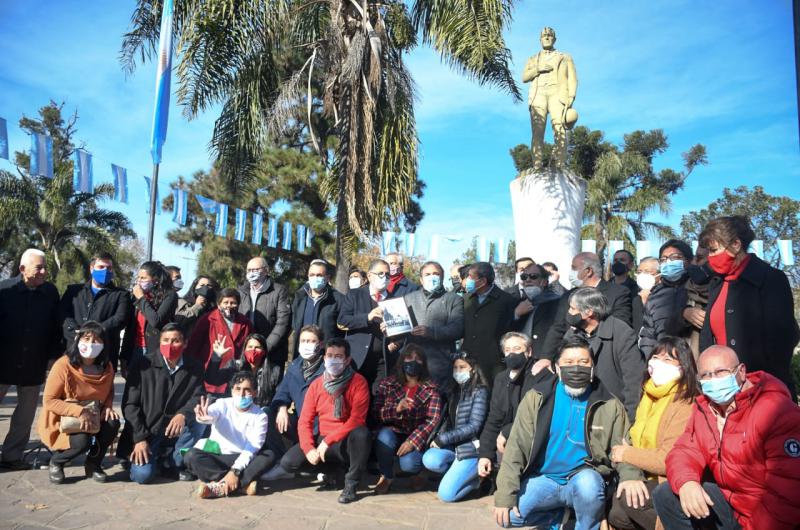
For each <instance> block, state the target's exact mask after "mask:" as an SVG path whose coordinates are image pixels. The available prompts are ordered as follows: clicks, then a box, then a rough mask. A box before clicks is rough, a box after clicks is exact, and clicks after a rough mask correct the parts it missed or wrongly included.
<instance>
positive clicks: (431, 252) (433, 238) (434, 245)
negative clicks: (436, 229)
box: [428, 234, 439, 261]
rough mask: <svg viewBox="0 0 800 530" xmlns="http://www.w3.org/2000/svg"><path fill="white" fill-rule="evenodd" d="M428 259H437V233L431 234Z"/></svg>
mask: <svg viewBox="0 0 800 530" xmlns="http://www.w3.org/2000/svg"><path fill="white" fill-rule="evenodd" d="M428 259H429V260H434V261H435V260H437V259H439V236H438V235H437V234H433V235H432V236H431V243H430V248H429V249H428Z"/></svg>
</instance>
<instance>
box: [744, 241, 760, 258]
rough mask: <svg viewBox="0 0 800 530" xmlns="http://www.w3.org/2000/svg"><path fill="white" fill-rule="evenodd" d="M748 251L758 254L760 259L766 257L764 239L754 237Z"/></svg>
mask: <svg viewBox="0 0 800 530" xmlns="http://www.w3.org/2000/svg"><path fill="white" fill-rule="evenodd" d="M747 251H748V252H752V253H753V254H755V255H756V256H758V259H764V241H762V240H761V239H754V240H753V241H751V242H750V248H749V249H747Z"/></svg>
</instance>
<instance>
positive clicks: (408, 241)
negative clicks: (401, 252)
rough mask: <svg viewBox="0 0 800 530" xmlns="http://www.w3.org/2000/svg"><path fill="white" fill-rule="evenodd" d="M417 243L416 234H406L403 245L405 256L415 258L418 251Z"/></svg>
mask: <svg viewBox="0 0 800 530" xmlns="http://www.w3.org/2000/svg"><path fill="white" fill-rule="evenodd" d="M416 243H417V235H416V234H414V233H410V234H409V233H406V238H405V240H404V241H403V244H404V245H405V254H406V256H408V257H409V258H410V257H413V256H414V251H416V250H417V245H416Z"/></svg>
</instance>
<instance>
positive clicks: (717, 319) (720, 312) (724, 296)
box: [709, 254, 750, 346]
mask: <svg viewBox="0 0 800 530" xmlns="http://www.w3.org/2000/svg"><path fill="white" fill-rule="evenodd" d="M748 263H750V254H747V255H746V256H745V257H744V259H743V260H742V262H741V263H739V265H737V266H736V268H735V269H733V271H731V273H730V274H728V275H727V276H725V278H724V279H723V282H722V289H721V290H720V292H719V296H717V299H716V300H715V301H714V305H713V306H711V314H710V315H709V319H710V320H709V324H710V325H711V333H712V334H713V335H714V342H715V343H716V344H722V345H725V346H727V345H728V335H727V333H726V330H725V305H726V303H727V301H728V286H729V285H730V282H732V281H733V280H738V279H739V276H741V275H742V272H744V270H745V268H747V264H748Z"/></svg>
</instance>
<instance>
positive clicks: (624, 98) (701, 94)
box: [0, 0, 800, 275]
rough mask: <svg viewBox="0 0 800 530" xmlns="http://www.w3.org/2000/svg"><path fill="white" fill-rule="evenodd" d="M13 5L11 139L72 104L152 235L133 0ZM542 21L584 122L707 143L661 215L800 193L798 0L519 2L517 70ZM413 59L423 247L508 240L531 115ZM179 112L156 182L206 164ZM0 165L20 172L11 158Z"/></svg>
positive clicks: (199, 139) (148, 113) (100, 174)
mask: <svg viewBox="0 0 800 530" xmlns="http://www.w3.org/2000/svg"><path fill="white" fill-rule="evenodd" d="M4 4H5V5H4V16H3V17H2V18H0V42H1V43H2V49H3V53H2V54H0V117H4V118H6V119H7V120H8V122H9V140H10V142H9V143H10V148H11V150H12V151H13V150H21V149H28V148H29V140H28V137H27V135H25V134H24V133H22V132H21V131H19V129H17V126H16V123H17V120H18V119H19V117H20V116H21V115H22V114H23V113H24V114H27V115H33V114H35V112H36V109H37V108H38V107H40V106H41V105H43V104H45V103H46V102H47V101H48V100H49V99H50V98H52V99H55V100H56V101H62V100H63V101H66V109H68V110H69V111H72V110H75V109H77V111H78V115H79V117H80V121H79V123H78V129H79V130H78V134H77V140H78V142H79V143H83V144H85V145H86V146H87V148H88V150H89V151H91V152H92V153H93V154H94V156H95V162H94V163H95V179H96V181H103V180H108V179H110V163H111V162H114V163H116V164H118V165H121V166H124V167H126V168H127V169H128V178H129V183H130V194H131V197H132V200H131V204H130V205H128V206H126V205H121V204H119V203H115V202H110V203H109V204H108V206H109V207H113V208H119V209H120V210H121V211H123V212H124V213H126V214H127V215H128V216H129V217H130V218H131V220H132V222H133V224H134V228H135V229H136V230H137V232H139V234H140V235H141V236H142V238H144V237H145V235H146V227H147V220H146V216H145V214H144V210H145V198H144V183H143V179H142V178H141V177H142V176H143V175H149V174H150V173H151V171H152V168H151V163H150V156H149V134H150V124H151V120H152V105H153V91H154V75H155V65H154V64H152V63H148V64H145V65H143V66H141V67H140V68H139V69H137V71H136V72H135V74H134V75H133V76H130V77H127V78H126V76H125V74H124V73H123V71H122V69H121V67H120V64H119V61H118V51H119V45H120V42H121V35H122V33H123V32H124V31H125V30H126V28H127V27H128V21H129V16H130V13H131V11H132V7H133V2H122V1H115V2H100V1H97V0H81V1H77V0H61V1H56V0H49V1H40V2H24V1H21V0H11V1H7V2H4ZM545 25H547V26H552V27H554V28H555V29H556V32H557V34H558V41H557V43H556V47H557V48H559V49H561V50H564V51H566V52H568V53H570V54H571V55H572V56H573V59H574V61H575V64H576V68H577V72H578V77H579V81H580V84H579V87H578V95H577V98H576V103H575V107H576V108H577V109H578V111H579V112H580V116H581V118H580V123H581V124H583V125H586V126H588V127H591V128H594V129H601V130H604V131H605V132H606V133H607V138H608V139H610V140H611V141H615V142H621V141H622V135H623V134H624V133H626V132H630V131H632V130H635V129H651V128H663V129H664V130H665V132H666V133H667V134H668V136H669V139H670V145H671V147H670V149H669V151H668V152H667V153H666V154H665V155H663V156H661V157H660V158H658V159H657V160H656V165H657V167H675V168H677V167H679V166H680V164H681V158H680V155H681V153H682V152H683V151H685V150H686V149H688V148H689V147H690V146H691V145H693V144H694V143H697V142H700V143H704V144H705V145H706V146H707V148H708V156H709V161H710V165H709V166H707V167H702V168H700V169H698V170H697V171H696V172H695V173H694V174H693V175H692V176H691V177H690V179H689V180H688V182H687V184H686V188H685V189H684V190H683V191H682V192H680V193H679V194H678V195H677V196H676V197H675V198H674V210H673V213H672V215H670V216H669V217H668V218H667V219H666V222H668V223H670V224H672V225H677V224H678V222H679V221H680V215H681V214H683V213H686V212H688V211H690V210H694V209H699V208H702V207H705V206H706V205H707V204H708V203H709V202H711V201H712V200H714V199H715V198H717V197H718V196H719V195H720V194H721V190H722V188H723V187H726V186H727V187H733V186H738V185H748V186H753V185H761V186H764V188H765V189H766V191H767V192H768V193H772V194H777V195H788V196H791V197H793V198H795V199H800V186H798V185H797V182H798V177H800V163H798V162H800V157H799V156H798V144H799V142H798V126H797V108H796V93H795V72H794V49H793V35H792V26H791V2H790V1H789V0H769V1H765V2H753V1H741V0H730V1H726V2H716V1H711V0H703V1H699V0H695V1H692V2H689V1H676V0H671V1H655V2H632V1H627V2H620V1H604V2H585V1H581V0H562V1H529V2H525V3H521V4H519V6H518V8H517V10H516V11H515V14H514V22H513V24H512V26H511V28H510V29H509V31H508V34H507V40H508V45H509V47H510V49H511V51H512V54H513V58H514V64H513V68H514V72H515V75H516V76H517V77H518V78H519V76H520V72H521V69H522V67H523V66H524V64H525V60H526V59H527V57H528V56H530V55H532V54H533V53H535V52H536V51H537V50H538V49H539V43H538V35H539V31H540V29H541V28H542V26H545ZM408 64H409V66H410V69H411V72H412V74H413V76H414V78H415V80H416V83H417V87H418V95H419V102H418V106H417V125H418V130H419V135H420V139H421V142H422V146H421V158H420V177H421V178H422V179H423V180H425V182H426V183H427V185H428V187H427V190H426V194H425V198H424V199H423V203H422V205H423V208H424V210H425V212H426V217H425V220H424V221H423V223H422V224H421V226H420V227H419V231H418V236H417V241H418V245H419V247H418V248H422V249H427V244H428V240H429V238H430V235H431V234H457V235H461V236H463V237H464V243H461V244H456V243H443V246H442V255H441V256H440V258H441V261H442V262H443V263H449V262H450V261H451V260H452V259H453V258H455V257H456V256H458V255H459V254H460V253H461V252H463V250H464V248H465V247H466V244H467V242H468V241H469V240H470V239H471V237H472V236H473V235H484V236H486V237H489V238H498V237H513V223H512V216H511V202H510V197H509V192H508V184H509V182H510V181H511V180H512V179H513V178H514V176H515V171H514V168H513V165H512V162H511V158H510V156H509V155H508V150H509V148H511V147H513V146H514V145H516V144H518V143H527V142H529V141H530V122H529V117H528V112H527V108H526V106H525V104H522V103H517V104H515V103H514V102H513V101H512V100H511V98H510V97H509V96H508V95H506V94H503V93H501V92H499V91H498V90H497V89H495V88H493V87H480V86H478V85H476V84H475V83H473V82H471V81H470V80H468V79H465V78H463V77H461V76H459V75H458V74H456V73H454V72H452V71H451V70H450V69H449V68H448V67H447V66H446V65H444V64H442V63H441V61H440V60H439V58H438V57H437V56H436V54H435V53H434V52H432V51H431V50H430V49H427V48H424V47H421V48H419V49H418V50H416V51H414V52H413V53H412V54H411V55H410V57H409V58H408ZM523 91H524V93H525V94H527V86H524V87H523ZM170 117H171V118H170V126H169V132H168V137H167V143H166V145H165V147H164V163H163V164H162V167H161V176H162V186H161V189H162V194H163V193H164V192H166V191H167V190H168V187H167V183H168V182H170V181H171V180H173V179H175V178H176V177H177V176H178V175H186V176H188V175H191V174H192V173H193V172H194V171H196V170H198V169H206V168H208V166H209V164H210V161H209V155H208V150H207V144H208V140H209V138H210V136H211V130H212V127H213V122H214V118H215V114H214V113H207V114H205V115H203V116H201V117H199V118H198V119H196V120H194V121H191V122H189V121H187V120H186V119H185V118H184V117H183V116H182V115H181V109H180V108H178V107H176V106H174V105H173V108H172V110H171V114H170ZM0 167H2V168H5V169H11V168H12V166H10V165H9V164H8V163H6V161H5V160H0ZM465 211H467V212H469V215H468V216H465V215H464V212H465ZM156 226H157V241H156V255H157V257H159V258H161V259H162V260H163V261H166V262H170V263H175V264H177V265H179V266H182V267H186V268H188V269H189V271H192V270H193V268H194V266H193V263H194V261H193V256H192V253H190V252H188V251H185V250H183V249H180V248H178V247H175V246H172V245H170V244H168V243H166V241H165V240H164V238H163V235H164V233H166V231H167V230H168V229H169V228H171V227H172V226H174V225H173V223H172V221H171V217H170V216H169V215H166V214H161V215H160V216H158V218H157V225H156ZM767 244H769V242H767ZM189 275H191V272H190V274H189Z"/></svg>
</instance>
